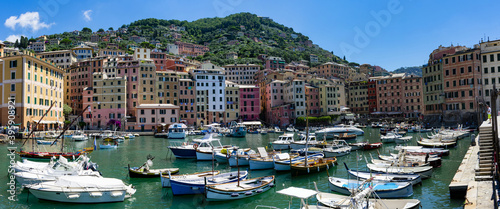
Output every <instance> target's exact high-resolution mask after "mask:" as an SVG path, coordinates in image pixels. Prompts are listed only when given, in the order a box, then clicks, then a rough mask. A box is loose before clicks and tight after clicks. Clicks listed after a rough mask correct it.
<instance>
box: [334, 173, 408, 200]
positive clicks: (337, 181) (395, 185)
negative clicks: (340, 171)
mask: <svg viewBox="0 0 500 209" xmlns="http://www.w3.org/2000/svg"><path fill="white" fill-rule="evenodd" d="M328 182H329V184H328V185H329V188H330V190H331V191H334V192H338V193H340V194H344V195H351V191H353V190H355V189H359V188H360V187H361V189H364V187H368V186H370V187H372V189H373V192H374V194H375V195H374V196H378V197H380V198H405V197H409V196H411V195H413V186H412V184H411V183H409V182H384V181H371V182H370V184H364V183H363V182H362V181H358V180H356V179H343V178H337V177H328Z"/></svg>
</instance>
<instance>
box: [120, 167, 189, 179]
mask: <svg viewBox="0 0 500 209" xmlns="http://www.w3.org/2000/svg"><path fill="white" fill-rule="evenodd" d="M169 171H170V174H176V173H179V168H162V169H145V167H144V166H141V167H130V165H128V173H129V175H130V177H131V178H158V177H160V176H161V175H168V172H169Z"/></svg>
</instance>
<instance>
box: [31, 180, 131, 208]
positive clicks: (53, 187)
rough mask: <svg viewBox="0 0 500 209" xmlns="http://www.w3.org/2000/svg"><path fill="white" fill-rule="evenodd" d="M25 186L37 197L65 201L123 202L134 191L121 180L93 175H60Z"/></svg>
mask: <svg viewBox="0 0 500 209" xmlns="http://www.w3.org/2000/svg"><path fill="white" fill-rule="evenodd" d="M25 187H26V188H28V189H29V191H30V192H31V193H32V194H33V195H35V197H37V198H38V199H43V200H50V201H56V202H67V203H106V202H123V200H124V199H125V198H129V197H131V195H133V194H134V193H135V191H136V190H135V189H134V188H133V187H132V185H125V184H124V183H123V181H122V180H119V179H114V178H102V177H94V176H62V177H59V178H58V179H57V180H56V181H50V182H42V183H38V184H30V185H25Z"/></svg>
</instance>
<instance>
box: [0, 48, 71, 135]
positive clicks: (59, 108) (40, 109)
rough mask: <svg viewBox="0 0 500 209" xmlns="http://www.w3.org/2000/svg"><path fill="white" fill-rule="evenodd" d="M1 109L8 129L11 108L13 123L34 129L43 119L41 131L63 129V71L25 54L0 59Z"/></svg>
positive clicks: (0, 118) (2, 118) (10, 55)
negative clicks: (11, 106)
mask: <svg viewBox="0 0 500 209" xmlns="http://www.w3.org/2000/svg"><path fill="white" fill-rule="evenodd" d="M0 69H1V70H2V74H1V75H0V91H1V92H2V101H1V103H2V107H1V111H0V125H7V123H8V121H9V118H8V110H9V105H13V106H15V118H14V123H15V124H19V126H20V128H21V129H24V128H26V127H30V128H31V124H33V123H36V122H38V121H39V120H40V118H41V117H42V116H43V114H45V112H47V110H49V108H50V107H51V104H52V103H54V105H53V107H52V108H51V109H50V111H49V112H48V113H47V115H46V116H45V117H44V118H43V120H42V121H41V122H40V125H39V126H38V129H39V130H40V129H43V130H46V129H56V128H58V127H59V126H62V125H63V122H64V115H63V89H64V88H63V82H64V81H63V79H64V77H63V73H64V72H63V70H62V69H60V68H59V67H57V66H56V65H55V64H54V63H53V62H50V61H47V60H45V59H41V58H40V57H38V56H36V55H35V54H33V53H31V52H28V51H23V52H16V53H11V54H6V55H5V56H4V57H2V58H1V59H0Z"/></svg>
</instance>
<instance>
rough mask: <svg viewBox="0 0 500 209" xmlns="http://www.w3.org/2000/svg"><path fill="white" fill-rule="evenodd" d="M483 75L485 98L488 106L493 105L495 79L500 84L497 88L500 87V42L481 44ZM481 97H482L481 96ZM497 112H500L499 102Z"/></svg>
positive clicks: (497, 84)
mask: <svg viewBox="0 0 500 209" xmlns="http://www.w3.org/2000/svg"><path fill="white" fill-rule="evenodd" d="M481 68H482V69H481V73H482V77H483V81H484V82H483V83H482V84H483V92H482V93H483V94H482V95H483V96H484V100H485V102H486V104H487V105H491V95H490V92H489V91H491V90H492V89H493V83H495V79H498V81H499V82H498V83H496V84H495V86H496V88H498V87H500V40H494V41H488V42H483V43H481ZM479 96H481V95H479ZM497 110H500V104H499V103H498V102H497Z"/></svg>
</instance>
